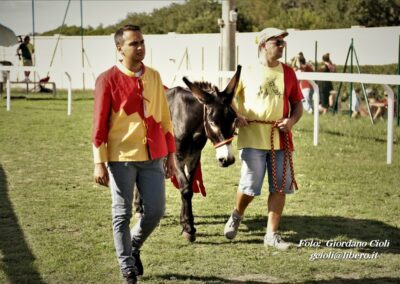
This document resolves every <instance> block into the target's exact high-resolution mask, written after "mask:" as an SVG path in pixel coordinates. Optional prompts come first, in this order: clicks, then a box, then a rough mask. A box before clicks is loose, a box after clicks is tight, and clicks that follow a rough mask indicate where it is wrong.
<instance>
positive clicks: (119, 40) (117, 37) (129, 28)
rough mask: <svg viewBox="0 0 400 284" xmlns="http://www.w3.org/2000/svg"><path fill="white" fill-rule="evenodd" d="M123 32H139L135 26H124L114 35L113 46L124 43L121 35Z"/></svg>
mask: <svg viewBox="0 0 400 284" xmlns="http://www.w3.org/2000/svg"><path fill="white" fill-rule="evenodd" d="M125 31H133V32H141V31H140V27H139V26H136V25H125V26H123V27H121V28H119V29H118V30H117V31H116V32H115V34H114V41H115V45H122V44H123V43H124V38H123V34H124V32H125Z"/></svg>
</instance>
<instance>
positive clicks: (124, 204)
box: [107, 159, 165, 275]
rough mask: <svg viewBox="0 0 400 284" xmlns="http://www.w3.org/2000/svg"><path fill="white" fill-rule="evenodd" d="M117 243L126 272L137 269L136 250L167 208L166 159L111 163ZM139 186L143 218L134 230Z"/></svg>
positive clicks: (114, 234) (111, 185)
mask: <svg viewBox="0 0 400 284" xmlns="http://www.w3.org/2000/svg"><path fill="white" fill-rule="evenodd" d="M107 167H108V172H109V174H110V188H111V197H112V226H113V237H114V245H115V250H116V253H117V258H118V262H119V265H120V268H121V271H122V274H123V275H126V274H128V273H129V272H130V271H132V270H133V267H134V264H135V263H134V259H133V257H132V250H139V249H140V247H141V246H142V245H143V243H144V241H145V240H146V239H147V237H148V236H149V235H150V234H151V233H152V232H153V230H154V229H155V228H156V227H157V225H158V223H159V222H160V220H161V218H162V217H163V215H164V211H165V175H164V168H163V160H162V159H158V160H150V161H144V162H109V163H107ZM135 184H136V185H137V187H138V190H139V192H140V196H141V199H142V202H143V210H144V212H143V215H142V218H141V219H140V220H139V221H138V222H137V223H136V224H135V226H134V227H133V229H132V231H130V227H129V225H130V219H131V217H132V202H133V189H134V186H135Z"/></svg>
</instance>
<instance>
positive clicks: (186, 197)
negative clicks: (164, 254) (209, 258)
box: [167, 65, 241, 242]
mask: <svg viewBox="0 0 400 284" xmlns="http://www.w3.org/2000/svg"><path fill="white" fill-rule="evenodd" d="M240 71H241V66H240V65H238V67H237V71H236V73H235V75H234V76H233V77H232V79H231V80H230V82H229V83H228V85H227V87H226V88H225V90H224V91H222V92H221V91H219V90H218V88H217V87H216V86H213V85H211V84H210V83H207V82H194V83H192V82H190V81H189V80H188V79H187V78H186V77H183V81H184V82H185V84H186V85H187V86H188V88H189V90H187V89H183V88H181V87H175V88H172V89H169V90H168V91H167V99H168V103H169V109H170V112H171V118H172V122H173V126H174V135H175V144H176V160H177V174H176V181H177V183H178V185H179V189H180V192H181V198H182V207H181V216H180V223H181V225H182V229H183V230H182V235H183V236H184V237H185V238H186V239H187V240H188V241H190V242H194V241H195V240H196V229H195V227H194V217H193V211H192V197H193V186H196V185H195V183H196V180H195V179H196V172H198V170H199V169H200V158H201V151H202V149H203V148H204V146H205V145H206V142H207V138H208V139H210V140H211V142H212V143H213V144H214V147H215V148H216V158H217V160H218V162H219V165H220V166H221V167H228V166H230V165H231V164H233V163H234V162H235V157H234V156H233V154H232V145H231V141H232V139H233V135H234V132H235V119H236V112H235V111H234V110H233V108H232V106H231V104H232V99H233V96H234V92H235V89H236V86H237V84H238V82H239V78H240Z"/></svg>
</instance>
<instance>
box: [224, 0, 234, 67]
mask: <svg viewBox="0 0 400 284" xmlns="http://www.w3.org/2000/svg"><path fill="white" fill-rule="evenodd" d="M235 6H236V0H223V1H222V19H223V21H224V23H225V25H224V27H222V49H223V52H222V70H223V71H234V70H235V49H236V39H235V36H236V16H237V13H236V11H235V8H236V7H235Z"/></svg>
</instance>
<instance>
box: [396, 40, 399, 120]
mask: <svg viewBox="0 0 400 284" xmlns="http://www.w3.org/2000/svg"><path fill="white" fill-rule="evenodd" d="M397 74H398V75H400V36H399V59H398V62H397ZM396 104H397V108H396V116H397V126H399V125H400V86H399V85H398V86H397V103H396Z"/></svg>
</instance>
